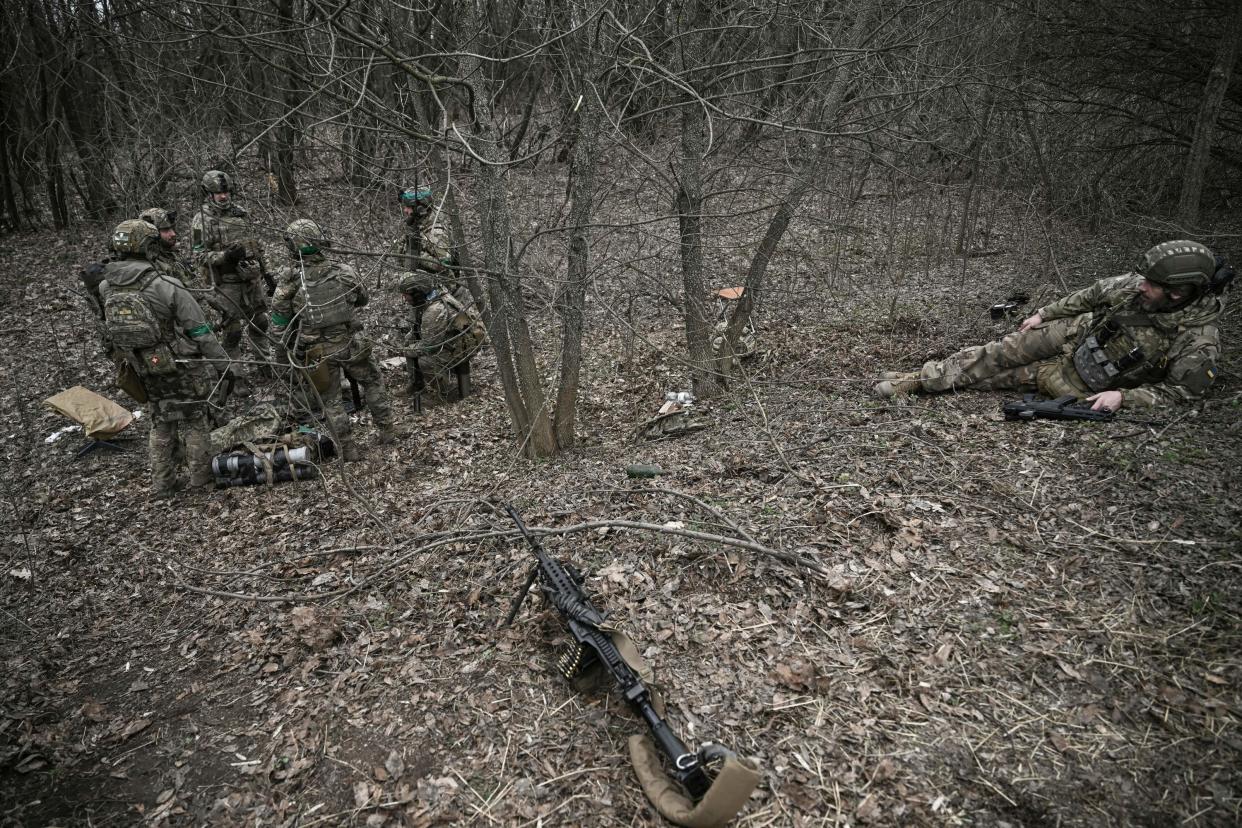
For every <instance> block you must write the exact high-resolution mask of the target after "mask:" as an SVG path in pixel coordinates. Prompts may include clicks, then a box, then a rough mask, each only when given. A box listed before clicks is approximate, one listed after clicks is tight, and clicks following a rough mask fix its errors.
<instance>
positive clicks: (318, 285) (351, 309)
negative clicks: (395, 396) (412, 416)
mask: <svg viewBox="0 0 1242 828" xmlns="http://www.w3.org/2000/svg"><path fill="white" fill-rule="evenodd" d="M285 243H286V244H287V245H288V248H289V256H290V263H289V265H288V266H287V267H285V268H284V269H283V270H282V271H281V272H280V275H279V277H278V280H277V284H276V292H275V294H274V296H273V299H272V325H273V327H274V332H275V333H277V334H278V335H281V336H283V335H284V334H285V332H286V331H287V330H290V329H291V326H296V346H294V359H295V360H296V361H297V363H298V364H302V365H305V366H306V367H307V374H308V376H309V378H310V380H311V382H312V383H313V384H314V387H315V389H316V390H317V391H318V392H319V394H320V396H321V398H322V400H323V410H324V416H325V417H326V419H327V421H328V425H329V426H331V428H332V432H333V437H334V438H335V439H336V440H337V442H338V443H339V444H340V448H341V456H342V457H343V458H344V459H345V460H351V461H352V460H357V459H358V447H357V444H356V443H355V442H354V440H353V437H352V435H351V425H350V422H349V417H348V416H347V415H346V413H345V406H344V404H343V403H342V401H341V373H342V372H344V374H345V376H347V377H349V378H351V379H353V380H355V381H356V382H357V383H358V384H359V385H360V386H362V390H363V394H364V396H365V397H366V402H367V407H368V408H369V409H370V410H371V416H372V418H374V420H375V425H376V427H377V428H378V429H379V442H380V443H391V442H392V441H393V440H394V439H396V437H397V436H398V431H397V428H396V423H395V421H394V418H393V413H392V404H391V403H390V402H389V399H388V392H387V391H385V390H384V379H383V377H382V376H381V375H380V370H379V365H378V364H377V363H376V360H375V357H374V356H373V355H372V353H371V343H369V342H366V341H364V340H363V339H362V338H361V337H358V336H356V334H357V333H358V332H359V331H361V330H362V325H361V324H359V323H358V322H357V321H356V319H355V316H356V313H355V309H356V308H360V307H362V306H363V305H365V304H367V301H368V300H369V299H370V297H369V296H368V295H367V290H366V288H365V287H363V284H362V277H361V276H359V275H358V271H356V270H355V269H354V268H352V267H350V266H349V265H347V264H343V263H341V262H332V261H329V260H328V259H327V258H326V257H325V256H324V254H323V251H324V250H326V249H328V247H329V246H330V244H331V243H330V241H329V240H328V238H327V237H326V236H325V234H324V233H323V231H322V230H321V229H320V228H319V226H318V225H317V224H315V222H313V221H311V220H310V219H298V220H296V221H294V222H293V223H291V224H290V225H289V227H288V228H287V229H286V231H285Z"/></svg>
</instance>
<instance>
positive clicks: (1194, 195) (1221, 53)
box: [1177, 3, 1242, 228]
mask: <svg viewBox="0 0 1242 828" xmlns="http://www.w3.org/2000/svg"><path fill="white" fill-rule="evenodd" d="M1240 40H1242V3H1237V4H1236V5H1235V6H1234V9H1233V17H1232V19H1231V20H1230V21H1229V25H1228V27H1227V28H1226V29H1225V31H1224V32H1223V33H1222V34H1221V38H1220V42H1219V45H1218V46H1217V49H1216V61H1215V63H1214V64H1213V66H1212V71H1211V72H1210V73H1209V74H1208V78H1207V83H1205V84H1204V85H1203V101H1202V103H1201V104H1200V105H1199V117H1198V118H1196V119H1195V134H1194V137H1193V138H1192V139H1191V141H1190V152H1189V154H1188V155H1187V157H1186V170H1185V172H1184V173H1183V175H1182V191H1181V196H1180V197H1179V198H1178V203H1177V221H1178V224H1180V225H1181V226H1182V227H1184V228H1190V227H1193V226H1194V225H1195V223H1196V222H1198V220H1199V200H1200V198H1201V197H1202V195H1203V177H1204V174H1205V173H1206V172H1207V165H1208V159H1209V157H1210V156H1211V153H1212V139H1213V138H1214V137H1215V135H1216V119H1217V117H1218V116H1219V115H1220V108H1221V103H1222V102H1223V101H1224V100H1225V93H1226V92H1227V91H1228V90H1229V76H1230V74H1231V73H1232V72H1233V64H1234V61H1235V60H1236V59H1237V55H1238V42H1239V41H1240Z"/></svg>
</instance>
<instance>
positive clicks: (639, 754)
mask: <svg viewBox="0 0 1242 828" xmlns="http://www.w3.org/2000/svg"><path fill="white" fill-rule="evenodd" d="M505 511H506V512H507V513H508V515H509V517H510V518H511V519H512V520H513V522H514V524H516V525H517V528H518V530H519V531H520V532H521V533H522V536H523V537H524V538H526V540H527V542H528V543H529V544H530V545H531V548H532V549H533V550H534V552H535V557H536V558H537V559H538V562H537V563H536V564H535V566H534V567H532V568H531V571H530V574H529V575H528V576H527V579H526V584H525V586H524V587H523V588H522V592H521V593H520V594H519V595H518V596H517V598H516V599H515V600H514V602H513V606H512V607H511V608H510V610H509V616H508V618H506V619H505V624H504V626H508V625H509V624H511V623H513V619H514V618H515V617H516V616H517V613H518V610H519V609H520V608H521V606H522V601H523V599H524V598H525V597H526V594H527V593H528V592H529V591H530V588H531V586H532V585H533V584H534V582H535V579H536V578H538V579H539V589H540V591H542V592H543V595H544V598H545V599H547V601H548V603H549V604H551V605H552V606H554V607H556V609H557V611H558V612H559V613H560V614H561V616H562V617H563V618H564V619H565V624H566V625H567V626H568V628H569V632H570V634H571V635H572V636H573V639H574V644H573V649H572V650H571V651H570V652H568V653H566V655H565V657H564V658H562V659H561V661H560V664H559V667H560V670H561V673H562V674H563V675H564V676H565V678H566V679H567V680H569V681H571V682H574V681H576V680H580V679H581V678H583V677H584V674H589V673H590V672H592V671H596V670H598V671H602V672H603V673H606V674H607V675H608V676H609V677H611V678H612V680H613V682H614V683H615V684H616V688H617V692H618V693H620V695H621V698H623V699H624V700H625V702H626V703H627V704H628V705H629V706H630V709H631V710H633V711H634V712H635V713H636V714H638V716H640V717H641V718H642V719H643V721H645V722H646V723H647V727H648V729H649V731H650V734H651V739H650V740H649V739H648V738H646V737H645V736H641V735H635V736H631V737H630V741H629V749H630V761H631V762H632V763H633V765H634V771H635V773H636V774H637V775H638V781H639V783H640V784H641V785H642V788H643V793H645V794H646V795H647V798H648V799H649V800H651V804H652V805H654V806H655V808H656V810H658V811H659V812H660V813H661V814H663V815H664V817H665V818H666V819H668V820H669V821H671V822H675V823H677V824H678V825H686V826H691V828H709V827H710V826H721V825H724V824H725V823H726V822H728V821H729V820H730V819H732V818H733V816H734V815H735V814H737V812H738V811H739V810H741V808H742V806H743V805H744V804H745V803H746V800H747V799H748V798H749V797H750V792H751V791H752V790H754V788H755V785H757V784H758V782H759V769H758V767H757V766H756V765H755V763H754V762H752V761H751V760H748V759H745V758H742V757H739V756H738V755H737V754H735V753H734V752H733V751H731V750H729V749H728V748H725V747H722V746H721V745H715V744H710V743H707V744H704V745H703V746H701V747H700V748H699V749H698V750H691V749H690V748H688V747H686V745H685V744H684V743H683V742H682V741H681V739H679V738H678V737H677V735H676V734H675V733H673V731H672V729H671V728H670V727H669V725H668V722H666V721H665V720H664V717H663V716H662V715H661V710H662V705H660V704H659V702H658V700H657V699H656V698H655V697H654V696H653V695H652V691H651V689H650V688H648V686H647V685H646V684H644V682H643V679H642V678H641V676H640V673H642V672H646V665H645V664H643V663H642V658H641V657H640V656H639V654H638V649H637V648H636V647H635V646H634V644H633V642H632V641H630V640H629V638H628V637H627V636H626V635H625V634H624V633H622V632H621V631H620V630H618V629H616V628H615V627H613V626H612V625H610V624H609V623H608V621H607V614H606V613H603V612H600V611H599V610H598V609H596V608H595V607H594V605H592V604H591V600H590V598H589V597H588V596H587V594H586V592H584V591H583V589H582V577H581V575H580V574H579V573H578V572H577V571H576V570H574V569H573V568H572V567H570V566H568V565H565V564H562V563H561V562H560V561H557V560H556V559H555V558H552V557H551V556H550V555H548V553H547V552H545V551H544V549H543V546H542V544H540V543H539V541H538V540H536V539H535V537H534V536H533V535H531V534H530V532H529V531H527V529H526V525H525V524H524V523H522V518H521V516H519V515H518V513H517V510H515V509H514V508H513V506H511V505H506V506H505ZM657 708H660V709H659V710H658V709H657ZM652 741H654V742H655V745H656V746H658V748H659V753H657V752H656V750H655V748H653V746H652ZM661 755H663V757H664V760H665V763H666V764H667V766H668V772H667V774H666V772H665V771H664V768H663V765H662V763H661V759H660V756H661ZM669 776H671V777H672V779H671V780H670V779H669Z"/></svg>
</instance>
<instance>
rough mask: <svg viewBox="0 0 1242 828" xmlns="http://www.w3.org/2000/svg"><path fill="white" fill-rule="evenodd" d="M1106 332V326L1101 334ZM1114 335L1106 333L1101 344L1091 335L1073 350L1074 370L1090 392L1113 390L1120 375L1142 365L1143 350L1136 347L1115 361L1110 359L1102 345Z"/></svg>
mask: <svg viewBox="0 0 1242 828" xmlns="http://www.w3.org/2000/svg"><path fill="white" fill-rule="evenodd" d="M1106 331H1109V328H1108V326H1104V328H1103V329H1102V331H1101V333H1104V332H1106ZM1114 333H1115V332H1112V333H1108V335H1107V336H1106V338H1105V339H1104V341H1103V342H1101V341H1100V338H1099V337H1098V336H1096V335H1094V334H1093V335H1091V336H1088V337H1087V338H1086V339H1084V340H1083V341H1082V344H1080V345H1079V346H1078V347H1077V348H1076V349H1074V368H1075V369H1077V371H1078V376H1080V377H1082V381H1083V382H1084V383H1086V384H1087V387H1088V388H1090V389H1091V390H1092V391H1097V392H1098V391H1107V390H1109V389H1110V388H1115V387H1116V386H1117V383H1118V380H1119V378H1120V377H1121V375H1122V374H1123V373H1125V372H1126V371H1128V370H1130V369H1131V368H1133V367H1134V366H1136V365H1139V364H1140V363H1142V362H1143V360H1144V358H1145V355H1144V354H1143V349H1142V348H1140V347H1139V346H1137V345H1135V346H1134V347H1133V348H1131V349H1130V350H1128V351H1126V352H1125V353H1123V354H1122V355H1121V356H1119V357H1118V358H1117V359H1112V358H1110V357H1109V354H1108V351H1106V350H1105V348H1104V345H1105V344H1106V343H1107V342H1109V341H1110V340H1111V339H1112V338H1113V336H1114ZM1109 350H1112V349H1109Z"/></svg>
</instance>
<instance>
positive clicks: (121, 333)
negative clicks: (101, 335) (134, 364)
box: [104, 265, 164, 351]
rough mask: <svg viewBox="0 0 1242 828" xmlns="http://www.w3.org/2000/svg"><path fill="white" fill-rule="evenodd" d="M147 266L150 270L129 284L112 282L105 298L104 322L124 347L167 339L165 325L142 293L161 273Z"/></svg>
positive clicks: (114, 340) (144, 346)
mask: <svg viewBox="0 0 1242 828" xmlns="http://www.w3.org/2000/svg"><path fill="white" fill-rule="evenodd" d="M147 269H148V270H149V271H150V273H148V274H145V275H144V276H142V277H140V278H139V279H138V280H137V281H134V282H131V283H129V284H127V285H113V284H109V287H110V288H111V291H110V292H109V293H108V298H107V299H105V300H104V323H105V324H106V325H107V326H108V333H109V334H110V335H111V336H112V344H113V345H115V346H116V347H118V348H120V349H121V350H124V351H140V350H144V349H147V348H154V347H155V346H156V345H159V344H160V343H162V342H163V341H164V329H163V326H161V325H160V321H159V319H157V318H156V316H155V313H154V312H152V310H151V305H150V304H148V303H147V300H146V297H144V296H143V295H142V290H143V288H145V287H146V286H147V285H149V284H151V282H152V281H153V280H154V279H155V278H156V277H157V276H158V273H157V272H156V270H155V269H154V268H152V267H150V266H149V265H148V266H147ZM105 278H106V277H105Z"/></svg>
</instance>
